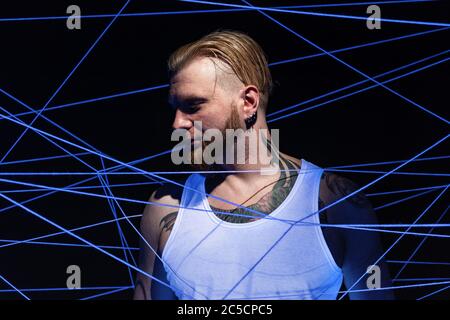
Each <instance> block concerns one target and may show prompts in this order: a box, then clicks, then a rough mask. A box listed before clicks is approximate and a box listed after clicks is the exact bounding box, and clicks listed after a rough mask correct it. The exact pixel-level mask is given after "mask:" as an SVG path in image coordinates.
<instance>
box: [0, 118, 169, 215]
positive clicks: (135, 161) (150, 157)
mask: <svg viewBox="0 0 450 320" xmlns="http://www.w3.org/2000/svg"><path fill="white" fill-rule="evenodd" d="M1 117H4V116H3V115H1V114H0V118H1ZM171 151H172V150H166V151H163V152H160V153H157V154H154V155H151V156H148V157H145V158H142V159H137V160H133V161H131V162H129V163H127V164H129V165H134V164H137V163H141V162H144V161H147V160H151V159H154V158H157V157H160V156H162V155H165V154H168V153H170V152H171ZM89 153H90V152H89ZM123 167H124V166H122V165H116V166H114V167H111V168H109V169H107V170H110V171H112V172H114V171H117V170H120V169H121V168H123ZM99 172H102V170H100V171H99ZM95 178H96V177H91V178H88V179H85V180H82V181H79V182H75V183H72V184H70V185H68V186H66V188H70V187H74V186H78V185H80V184H83V183H87V182H89V181H92V180H94V179H95ZM58 191H59V190H58ZM56 192H57V191H50V192H48V193H45V194H42V195H39V196H36V197H34V198H31V199H28V200H25V201H23V202H21V204H26V203H29V202H32V201H35V200H38V199H41V198H44V197H47V196H50V195H52V194H54V193H56ZM14 207H15V206H14V205H12V206H9V207H5V208H2V209H0V213H2V212H4V211H7V210H10V209H13V208H14Z"/></svg>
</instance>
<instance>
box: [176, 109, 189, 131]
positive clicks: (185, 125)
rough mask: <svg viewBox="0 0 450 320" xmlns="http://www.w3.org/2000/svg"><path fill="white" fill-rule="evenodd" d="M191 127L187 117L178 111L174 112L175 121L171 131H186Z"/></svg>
mask: <svg viewBox="0 0 450 320" xmlns="http://www.w3.org/2000/svg"><path fill="white" fill-rule="evenodd" d="M191 127H192V121H191V120H190V119H189V118H188V115H187V114H186V113H184V112H182V111H180V109H177V111H176V112H175V119H174V120H173V123H172V128H173V129H186V130H189V129H190V128H191Z"/></svg>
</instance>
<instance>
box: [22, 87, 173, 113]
mask: <svg viewBox="0 0 450 320" xmlns="http://www.w3.org/2000/svg"><path fill="white" fill-rule="evenodd" d="M167 87H169V85H168V84H164V85H159V86H154V87H149V88H144V89H139V90H133V91H127V92H122V93H116V94H112V95H109V96H103V97H98V98H92V99H88V100H81V101H76V102H70V103H65V104H61V105H57V106H54V107H48V108H46V109H45V111H52V110H57V109H61V108H67V107H72V106H77V105H81V104H86V103H91V102H98V101H104V100H108V99H113V98H118V97H125V96H129V95H133V94H136V93H142V92H148V91H153V90H156V89H161V88H167ZM34 112H35V111H26V112H21V113H18V114H16V115H15V116H17V117H19V116H23V115H28V114H32V113H34Z"/></svg>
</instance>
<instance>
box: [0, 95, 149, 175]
mask: <svg viewBox="0 0 450 320" xmlns="http://www.w3.org/2000/svg"><path fill="white" fill-rule="evenodd" d="M0 92H2V93H3V94H5V95H6V96H8V97H9V98H11V99H13V100H14V101H16V102H18V103H19V104H21V105H22V106H24V107H26V108H27V109H30V110H32V111H33V112H34V113H36V111H35V110H33V109H32V108H31V107H29V106H28V105H27V104H26V103H24V102H22V101H21V100H19V99H17V98H16V97H14V96H13V95H11V94H9V93H8V92H6V91H4V90H2V89H1V88H0ZM0 109H1V110H3V111H4V112H5V113H7V114H9V115H10V116H12V117H13V118H15V119H16V120H18V121H20V122H23V121H22V120H20V119H18V118H16V117H15V116H13V115H11V113H10V112H9V111H7V110H5V109H4V108H2V107H0ZM41 117H42V118H43V119H45V120H46V121H47V122H49V123H51V124H52V125H53V126H55V127H57V128H59V129H60V130H62V131H63V132H65V133H67V134H68V135H70V136H71V137H73V138H74V139H75V140H77V141H79V142H81V143H82V144H84V145H86V146H88V147H89V148H91V149H93V150H95V151H96V152H97V155H100V156H101V152H100V151H99V150H97V149H96V148H95V147H93V146H91V145H90V144H89V143H87V142H86V141H84V140H82V139H80V138H79V137H77V136H76V135H74V134H72V133H71V132H69V131H68V130H66V129H65V128H63V127H62V126H60V125H58V124H57V123H55V122H53V121H52V120H50V119H49V118H47V117H46V116H45V115H41ZM8 119H9V118H8ZM27 128H28V127H27ZM38 134H39V135H41V136H42V137H43V138H44V139H46V140H47V141H49V142H50V143H52V144H53V145H55V146H56V147H58V148H59V149H62V150H63V151H64V152H66V153H68V154H70V155H72V157H74V158H76V159H77V160H78V161H80V162H81V163H83V164H85V165H86V166H88V167H89V168H91V169H92V170H93V171H95V172H97V170H96V169H94V168H93V167H92V166H90V165H89V164H87V163H86V162H84V161H83V160H81V159H80V158H78V157H76V156H75V155H73V154H72V153H70V152H69V151H67V150H66V149H64V148H63V147H61V146H59V145H58V144H57V143H55V142H53V141H52V140H50V139H48V138H47V137H46V136H43V135H42V134H40V133H38ZM86 150H88V149H86ZM88 151H89V150H88ZM88 153H89V154H91V152H88ZM0 165H1V163H0ZM149 178H150V179H151V180H154V179H153V178H151V177H149Z"/></svg>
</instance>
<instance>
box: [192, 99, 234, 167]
mask: <svg viewBox="0 0 450 320" xmlns="http://www.w3.org/2000/svg"><path fill="white" fill-rule="evenodd" d="M227 129H233V130H236V129H242V125H241V120H240V117H239V112H238V110H237V105H236V104H235V103H232V104H231V114H230V116H229V117H228V119H227V120H226V122H225V127H224V128H223V129H222V130H220V131H221V133H222V137H223V138H225V137H226V130H227ZM212 142H214V141H204V140H203V139H202V140H201V146H202V148H199V145H198V144H194V146H193V150H192V152H191V164H189V167H190V168H192V169H193V170H195V171H215V170H221V168H222V167H221V165H220V164H217V163H213V164H207V163H205V161H204V158H203V154H202V153H203V151H204V150H205V148H206V147H207V146H208V145H209V144H211V143H212ZM223 142H224V143H223V146H224V147H225V145H226V141H223ZM225 149H226V148H225ZM224 156H225V152H224ZM196 158H197V162H200V163H195V161H194V160H195V159H196ZM199 159H200V160H201V161H198V160H199ZM223 160H224V161H225V159H223ZM222 170H223V169H222Z"/></svg>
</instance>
